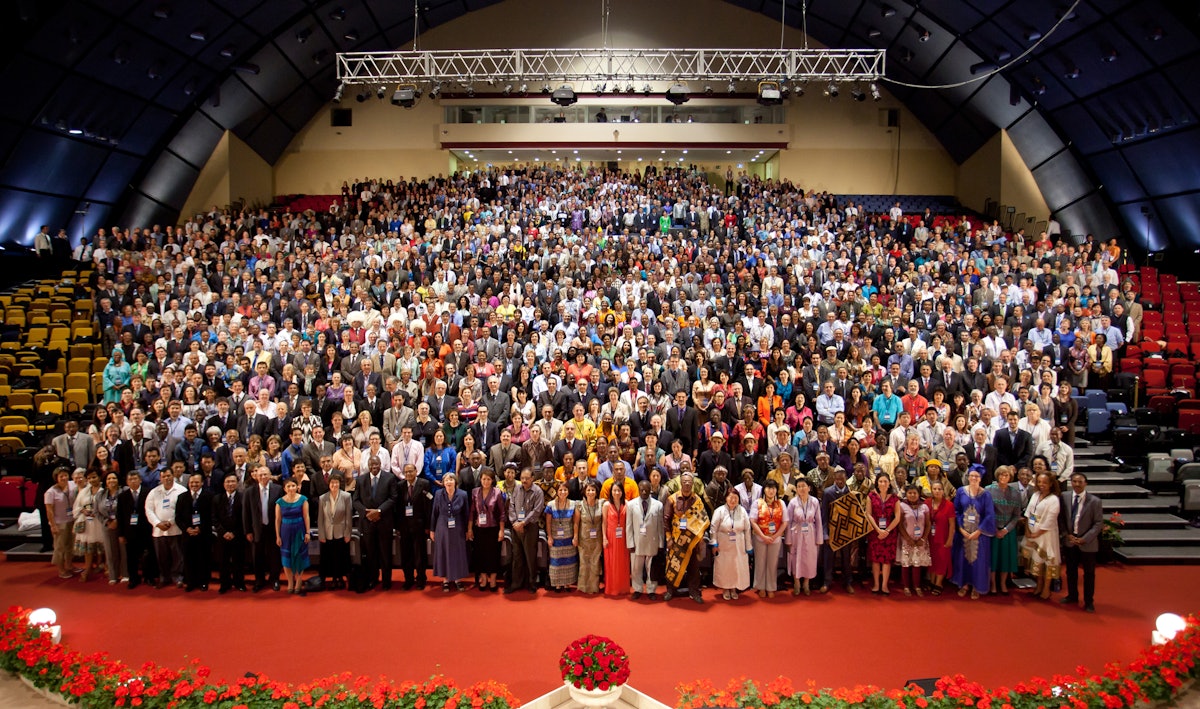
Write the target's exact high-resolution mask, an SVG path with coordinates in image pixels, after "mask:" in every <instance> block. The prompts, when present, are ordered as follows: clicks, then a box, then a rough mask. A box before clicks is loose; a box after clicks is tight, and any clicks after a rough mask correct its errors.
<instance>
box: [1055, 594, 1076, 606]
mask: <svg viewBox="0 0 1200 709" xmlns="http://www.w3.org/2000/svg"><path fill="white" fill-rule="evenodd" d="M1058 602H1059V603H1061V604H1063V605H1064V606H1077V605H1079V599H1078V598H1071V597H1070V596H1066V597H1064V598H1060V599H1059V601H1058Z"/></svg>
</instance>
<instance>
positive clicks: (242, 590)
mask: <svg viewBox="0 0 1200 709" xmlns="http://www.w3.org/2000/svg"><path fill="white" fill-rule="evenodd" d="M234 588H236V589H237V590H239V591H241V592H242V593H245V592H246V587H245V586H234ZM254 590H256V591H257V590H258V589H254Z"/></svg>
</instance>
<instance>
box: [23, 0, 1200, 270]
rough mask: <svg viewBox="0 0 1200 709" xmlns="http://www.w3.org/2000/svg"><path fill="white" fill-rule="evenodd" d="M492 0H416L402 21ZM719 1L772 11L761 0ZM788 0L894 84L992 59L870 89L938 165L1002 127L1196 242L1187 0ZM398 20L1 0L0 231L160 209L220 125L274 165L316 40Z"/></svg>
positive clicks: (328, 44)
mask: <svg viewBox="0 0 1200 709" xmlns="http://www.w3.org/2000/svg"><path fill="white" fill-rule="evenodd" d="M497 1H502V0H419V3H420V7H421V10H420V12H419V23H420V29H421V31H425V30H428V29H430V28H432V27H435V26H438V25H441V24H444V23H446V22H449V21H451V20H454V19H455V18H457V17H460V16H462V15H464V14H465V13H469V12H471V11H474V10H477V9H480V8H482V7H484V6H487V5H491V4H495V2H497ZM730 1H731V2H732V3H733V4H734V5H737V6H740V7H742V8H745V9H746V10H748V11H751V12H758V13H762V14H764V15H766V16H768V17H771V18H775V19H776V20H778V18H779V17H780V15H781V12H782V10H783V8H782V6H781V5H780V3H779V2H777V1H776V0H730ZM800 7H801V6H800V2H799V1H796V2H791V0H789V1H788V5H787V10H786V13H785V14H786V22H787V23H788V24H789V25H792V26H794V27H800V26H801V25H802V20H801V15H802V13H801V11H800ZM1071 7H1073V8H1074V9H1073V10H1072V11H1071V12H1069V13H1068V12H1067V10H1068V8H1071ZM807 9H808V16H807V30H808V33H809V35H810V36H811V37H812V38H813V39H814V40H815V41H817V42H820V43H822V44H824V45H825V46H829V47H878V48H886V49H887V58H888V59H887V62H888V76H889V78H891V79H894V80H898V81H902V82H906V83H911V84H919V85H922V86H928V85H943V84H957V83H959V82H962V81H965V80H968V79H971V78H972V77H973V76H982V75H986V74H987V73H988V72H989V71H990V70H992V69H994V68H996V67H998V66H999V67H1004V70H1003V71H1001V72H999V73H998V74H996V75H994V76H989V77H988V78H987V79H986V80H983V81H977V82H975V83H971V84H967V85H963V86H959V87H956V88H950V89H942V90H929V89H918V88H907V87H904V86H900V85H896V84H889V85H888V86H887V87H886V88H887V89H888V90H889V91H891V92H892V93H893V95H895V96H896V97H898V98H899V99H901V100H902V101H904V103H905V104H906V105H907V107H908V108H909V109H911V110H912V112H913V113H914V114H915V115H916V116H917V117H918V118H919V119H920V120H921V121H922V122H924V123H925V125H926V126H928V127H929V129H930V130H931V131H932V132H933V133H934V134H935V135H936V136H937V138H938V139H939V140H940V141H941V143H942V144H943V145H944V146H945V148H946V150H947V151H948V152H949V154H950V155H951V156H952V157H953V158H954V159H955V160H957V161H959V162H961V161H963V160H965V159H966V158H967V157H969V156H970V155H972V154H973V153H974V152H975V151H976V150H977V149H978V148H979V147H981V146H982V145H983V144H984V143H985V142H986V141H987V140H988V139H989V138H990V137H991V136H992V135H993V134H994V133H995V132H996V131H997V130H999V129H1001V128H1003V129H1006V130H1008V132H1009V134H1010V136H1011V137H1012V139H1013V143H1014V144H1015V145H1016V147H1017V149H1018V151H1019V152H1020V154H1021V156H1022V158H1023V159H1024V160H1025V162H1026V164H1027V165H1028V166H1029V167H1030V169H1031V170H1032V171H1033V174H1034V177H1035V178H1036V179H1037V181H1038V184H1039V186H1040V188H1041V189H1042V192H1043V194H1044V195H1045V197H1046V201H1047V203H1048V204H1049V206H1050V207H1051V209H1053V210H1054V211H1055V213H1056V215H1057V216H1058V218H1059V219H1060V221H1062V222H1063V224H1064V226H1066V227H1067V228H1070V229H1074V230H1076V231H1080V230H1082V229H1085V228H1091V229H1092V230H1093V231H1095V233H1097V235H1100V236H1109V235H1112V234H1117V233H1123V234H1126V235H1127V236H1128V237H1129V243H1130V244H1131V245H1132V246H1134V247H1137V248H1140V249H1142V250H1149V251H1160V250H1163V249H1166V248H1168V247H1170V246H1174V247H1176V248H1178V249H1180V250H1185V251H1187V252H1188V253H1190V252H1192V251H1193V250H1195V249H1197V248H1200V128H1198V119H1200V93H1197V92H1196V91H1195V90H1194V86H1195V77H1196V76H1197V75H1200V39H1198V27H1200V16H1198V14H1197V12H1198V11H1197V3H1195V2H1192V1H1190V0H1188V1H1186V2H1185V1H1182V0H1176V1H1174V2H1172V1H1170V0H1080V1H1079V2H1078V3H1074V4H1073V3H1072V2H1069V1H1068V0H922V1H921V2H919V3H917V2H902V1H900V0H886V1H885V2H878V1H877V0H809V1H808V2H807ZM413 15H414V10H413V5H412V4H411V3H408V2H397V1H395V0H188V1H186V2H185V1H183V0H149V1H142V0H9V1H8V2H5V3H3V8H2V9H0V20H2V23H0V27H2V29H0V33H2V34H3V35H5V36H4V40H5V41H4V42H3V43H2V44H0V71H2V72H3V78H2V82H3V83H2V84H0V86H3V87H4V89H5V94H6V95H5V100H4V101H2V102H0V239H4V240H9V241H18V242H28V241H30V240H31V239H32V234H33V233H34V231H36V227H37V226H38V225H40V224H42V223H47V224H51V225H69V226H70V229H71V234H72V236H75V235H76V234H77V233H82V232H91V231H93V230H94V229H95V228H96V227H98V226H101V225H106V224H112V223H118V222H121V223H129V222H133V223H152V222H155V221H164V222H165V221H170V220H173V219H174V218H175V216H176V215H177V213H178V211H179V209H180V208H181V207H182V205H183V203H184V201H185V200H186V198H187V196H188V194H189V192H190V190H191V188H192V186H193V185H194V183H195V180H196V177H197V176H198V175H199V172H200V169H201V167H202V166H203V165H204V163H205V161H206V160H207V158H208V157H209V155H210V154H211V153H212V150H213V148H214V146H215V145H216V144H217V142H218V141H219V139H220V137H221V135H222V133H223V132H224V131H225V130H230V131H232V132H234V133H235V134H236V135H238V136H239V137H241V138H242V139H243V140H244V141H245V142H246V143H247V144H249V145H250V146H251V147H252V148H253V149H254V150H255V151H256V152H257V153H258V154H259V155H261V156H262V157H263V158H264V159H265V160H267V161H268V162H271V163H274V162H275V161H276V160H277V159H278V158H279V157H280V155H281V154H282V153H283V151H284V150H285V148H286V147H287V146H288V145H289V143H290V142H291V140H292V138H293V137H294V136H295V135H296V133H297V132H298V131H299V130H300V129H301V128H302V127H303V126H305V125H306V124H307V123H308V122H309V121H310V120H311V119H312V118H313V116H314V115H316V113H317V112H318V111H319V110H320V109H321V108H322V107H323V106H324V105H325V104H327V103H328V102H329V100H330V98H331V97H332V95H333V93H334V89H335V87H336V83H337V82H336V79H335V70H334V55H335V54H336V53H337V52H340V51H349V50H360V51H361V50H386V49H395V48H404V47H407V46H410V43H411V40H412V36H413ZM1064 17H1065V19H1063V18H1064ZM1060 19H1062V20H1063V21H1062V22H1061V24H1060V26H1059V27H1058V29H1057V30H1055V31H1054V32H1053V34H1051V35H1050V36H1049V37H1048V39H1044V40H1041V41H1040V43H1039V40H1040V38H1042V37H1043V36H1045V35H1046V34H1047V33H1048V32H1049V31H1050V29H1051V28H1052V27H1053V26H1054V25H1055V24H1056V23H1059V20H1060ZM474 44H476V45H478V46H482V45H486V44H487V42H486V41H482V38H479V39H477V40H476V41H475V42H474ZM1027 51H1028V52H1029V53H1028V54H1025V53H1026V52H1027ZM1014 59H1016V60H1017V61H1016V62H1015V63H1012V62H1013V60H1014ZM1010 63H1012V65H1011V66H1009V64H1010ZM811 93H812V92H810V94H811ZM809 98H811V96H810V97H809ZM800 100H801V101H802V100H807V99H800Z"/></svg>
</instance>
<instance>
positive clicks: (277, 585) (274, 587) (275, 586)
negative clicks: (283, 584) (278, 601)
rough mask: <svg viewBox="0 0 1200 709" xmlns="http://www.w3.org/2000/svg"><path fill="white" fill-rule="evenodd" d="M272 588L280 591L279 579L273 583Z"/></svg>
mask: <svg viewBox="0 0 1200 709" xmlns="http://www.w3.org/2000/svg"><path fill="white" fill-rule="evenodd" d="M271 590H272V591H278V590H279V582H278V581H276V582H275V583H273V584H271Z"/></svg>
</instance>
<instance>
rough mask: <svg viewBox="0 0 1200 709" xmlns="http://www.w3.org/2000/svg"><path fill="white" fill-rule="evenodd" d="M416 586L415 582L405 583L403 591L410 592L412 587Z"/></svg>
mask: <svg viewBox="0 0 1200 709" xmlns="http://www.w3.org/2000/svg"><path fill="white" fill-rule="evenodd" d="M416 585H417V584H416V582H415V581H405V582H404V586H403V588H404V590H405V591H411V590H412V589H413V586H416Z"/></svg>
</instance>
